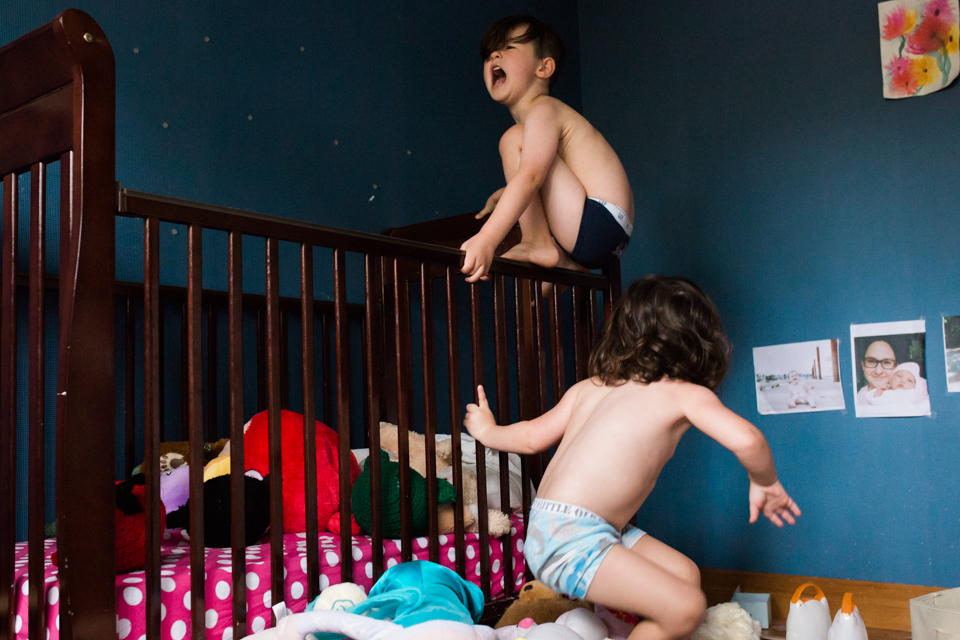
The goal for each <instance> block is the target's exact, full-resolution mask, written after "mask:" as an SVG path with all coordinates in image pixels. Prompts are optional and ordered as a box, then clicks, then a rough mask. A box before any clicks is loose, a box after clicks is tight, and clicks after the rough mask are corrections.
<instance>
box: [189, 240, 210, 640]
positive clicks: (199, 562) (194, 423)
mask: <svg viewBox="0 0 960 640" xmlns="http://www.w3.org/2000/svg"><path fill="white" fill-rule="evenodd" d="M202 239H203V229H202V228H201V227H200V225H196V224H192V225H190V226H189V227H188V229H187V304H186V311H187V313H186V324H187V333H186V336H185V339H184V342H185V343H186V345H187V358H186V360H187V378H186V379H187V384H186V388H187V412H188V414H187V416H188V418H187V424H188V427H189V439H190V629H191V632H190V635H191V636H192V637H193V638H203V637H204V632H205V630H206V619H205V615H206V611H207V607H206V590H205V577H204V561H205V554H204V544H203V528H204V518H203V466H204V465H203V444H204V443H203V395H202V394H203V352H202V346H203V328H202V314H203V306H202V304H203V301H202V300H201V290H202V287H203V281H202V276H203V258H202V256H203V243H202Z"/></svg>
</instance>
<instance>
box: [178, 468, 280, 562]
mask: <svg viewBox="0 0 960 640" xmlns="http://www.w3.org/2000/svg"><path fill="white" fill-rule="evenodd" d="M268 478H269V476H268V477H267V478H264V479H263V480H258V479H256V478H251V477H250V476H244V477H243V495H244V532H245V535H244V540H245V542H244V546H247V547H249V546H250V545H253V544H257V543H258V542H259V541H260V538H262V537H263V534H264V533H265V532H266V531H267V528H268V527H269V526H270V482H269V480H268ZM231 521H232V520H231V517H230V476H229V475H223V476H217V477H216V478H211V479H210V480H207V481H206V482H204V483H203V544H204V546H205V547H229V546H230V523H231ZM167 526H168V527H170V528H171V529H174V528H182V529H186V530H187V532H189V530H190V501H189V500H188V501H187V503H186V504H185V505H183V506H182V507H180V508H179V509H177V510H176V511H174V512H173V513H171V514H170V515H168V516H167Z"/></svg>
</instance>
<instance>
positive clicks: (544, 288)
mask: <svg viewBox="0 0 960 640" xmlns="http://www.w3.org/2000/svg"><path fill="white" fill-rule="evenodd" d="M553 245H554V246H555V247H556V249H557V253H558V254H559V255H560V258H559V259H558V260H557V264H556V265H554V266H556V267H559V268H560V269H570V270H571V271H582V272H584V273H589V272H590V269H587V268H586V267H583V266H580V265H579V264H578V263H577V262H576V261H574V259H573V258H571V257H570V254H569V253H567V252H566V251H564V250H563V247H561V246H560V245H558V244H557V241H556V240H554V241H553ZM566 290H567V285H565V284H564V285H560V287H559V288H558V289H557V294H562V293H563V292H564V291H566ZM552 293H553V283H552V282H544V283H543V284H541V285H540V294H541V295H542V296H543V297H544V298H549V297H550V294H552Z"/></svg>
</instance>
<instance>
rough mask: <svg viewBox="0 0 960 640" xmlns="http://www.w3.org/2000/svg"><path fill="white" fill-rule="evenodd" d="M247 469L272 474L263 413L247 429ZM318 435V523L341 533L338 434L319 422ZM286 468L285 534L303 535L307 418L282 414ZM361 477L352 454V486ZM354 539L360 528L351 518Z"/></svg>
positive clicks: (244, 447) (265, 414)
mask: <svg viewBox="0 0 960 640" xmlns="http://www.w3.org/2000/svg"><path fill="white" fill-rule="evenodd" d="M243 430H244V436H243V450H244V451H243V453H244V469H245V470H246V471H250V470H253V471H256V472H258V473H259V474H260V475H262V476H264V477H266V476H267V475H268V474H269V473H270V457H269V447H268V443H269V438H268V431H269V429H268V418H267V412H266V411H261V412H260V413H258V414H257V415H255V416H253V417H252V418H250V421H249V422H248V423H247V424H246V425H244V427H243ZM316 432H317V522H318V523H319V528H320V530H321V531H329V532H330V533H336V534H339V533H340V480H339V470H340V461H339V457H338V455H339V454H338V446H339V445H338V440H337V432H336V431H334V430H333V429H331V428H330V427H328V426H327V425H325V424H323V423H322V422H320V421H319V420H318V421H317V426H316ZM280 440H281V451H282V464H283V532H284V533H300V532H302V531H306V530H307V526H306V495H305V493H306V491H305V487H304V472H303V471H304V467H303V416H302V415H301V414H299V413H295V412H293V411H286V410H283V411H281V412H280ZM359 475H360V466H359V465H358V464H357V459H356V458H355V457H354V456H353V453H351V454H350V485H351V486H352V485H353V483H354V481H355V480H356V479H357V476H359ZM350 524H351V531H352V533H353V535H357V534H359V533H360V527H359V526H358V525H357V523H356V522H355V521H353V519H352V518H351V523H350Z"/></svg>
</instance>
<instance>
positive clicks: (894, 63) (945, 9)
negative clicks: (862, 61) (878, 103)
mask: <svg viewBox="0 0 960 640" xmlns="http://www.w3.org/2000/svg"><path fill="white" fill-rule="evenodd" d="M878 8H879V10H880V56H881V60H882V63H883V97H884V98H911V97H913V96H923V95H926V94H928V93H933V92H934V91H939V90H940V89H943V88H944V87H946V86H947V85H948V84H950V83H951V82H953V80H954V79H955V78H956V77H957V74H958V73H960V54H958V44H960V42H958V40H960V33H958V25H960V23H958V19H960V6H958V0H890V1H889V2H881V3H880V4H879V5H878Z"/></svg>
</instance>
